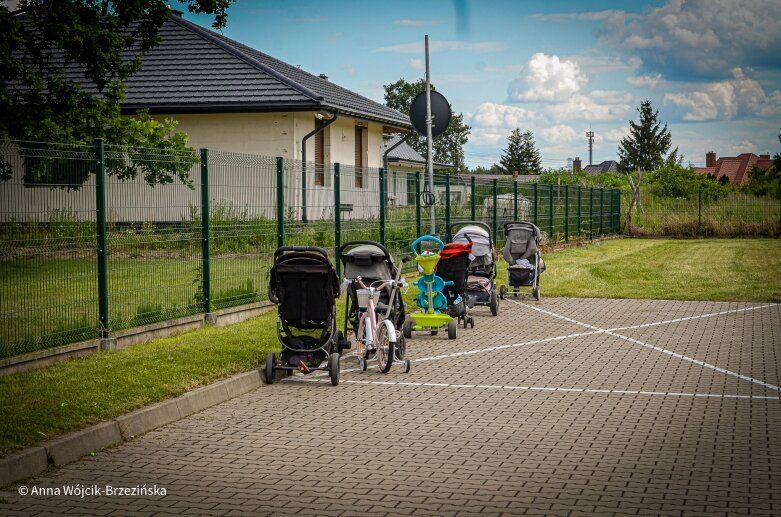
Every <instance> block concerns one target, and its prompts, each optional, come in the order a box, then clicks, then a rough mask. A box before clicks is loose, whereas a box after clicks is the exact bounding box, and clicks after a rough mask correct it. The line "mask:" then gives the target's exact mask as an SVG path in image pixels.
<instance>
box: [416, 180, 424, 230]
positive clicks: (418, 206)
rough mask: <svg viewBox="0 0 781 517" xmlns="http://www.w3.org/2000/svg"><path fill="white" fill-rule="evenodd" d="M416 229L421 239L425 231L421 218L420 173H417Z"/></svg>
mask: <svg viewBox="0 0 781 517" xmlns="http://www.w3.org/2000/svg"><path fill="white" fill-rule="evenodd" d="M415 228H416V230H417V232H418V233H417V235H418V237H420V236H421V235H422V231H423V229H422V228H421V218H420V171H417V172H415Z"/></svg>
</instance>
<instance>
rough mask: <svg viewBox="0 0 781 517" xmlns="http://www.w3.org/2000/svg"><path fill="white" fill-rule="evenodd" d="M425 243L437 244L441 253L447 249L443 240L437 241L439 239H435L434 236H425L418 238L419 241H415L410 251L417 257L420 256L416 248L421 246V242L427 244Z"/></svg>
mask: <svg viewBox="0 0 781 517" xmlns="http://www.w3.org/2000/svg"><path fill="white" fill-rule="evenodd" d="M425 241H433V242H436V243H437V244H438V245H439V251H442V249H443V248H444V247H445V243H444V242H442V241H441V240H439V239H437V238H436V237H434V236H433V235H424V236H422V237H418V238H417V239H415V241H414V242H413V243H412V245H411V246H410V247H409V249H411V250H412V253H414V254H415V256H418V255H419V253H418V252H417V251H416V250H415V246H417V245H418V244H420V243H421V242H425Z"/></svg>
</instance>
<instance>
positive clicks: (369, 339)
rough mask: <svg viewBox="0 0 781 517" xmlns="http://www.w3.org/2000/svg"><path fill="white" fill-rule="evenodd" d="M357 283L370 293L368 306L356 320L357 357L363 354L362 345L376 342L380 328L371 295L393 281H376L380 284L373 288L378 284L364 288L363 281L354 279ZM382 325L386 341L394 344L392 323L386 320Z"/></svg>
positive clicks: (394, 331) (394, 334)
mask: <svg viewBox="0 0 781 517" xmlns="http://www.w3.org/2000/svg"><path fill="white" fill-rule="evenodd" d="M355 280H356V281H357V282H358V285H359V286H360V287H361V288H362V289H368V290H369V291H370V295H369V304H368V306H367V308H366V310H364V311H363V313H362V314H361V316H360V318H359V320H358V332H357V333H356V336H355V337H356V341H358V350H357V353H358V355H359V356H360V355H362V354H363V345H365V346H367V347H370V346H372V345H373V344H374V342H375V341H377V339H376V337H377V332H378V330H379V328H380V325H379V322H378V319H377V311H376V310H375V309H376V306H375V305H374V296H373V294H374V293H375V292H377V291H380V290H382V289H384V288H385V286H386V285H388V284H392V283H394V282H395V281H394V280H382V281H378V282H380V283H379V285H378V286H376V287H375V286H374V284H377V283H378V282H373V283H372V284H371V285H370V286H368V287H367V286H366V285H365V284H364V283H363V280H362V279H361V277H358V278H356V279H355ZM367 319H368V320H369V322H368V325H367V324H366V320H367ZM382 324H383V325H385V330H386V332H387V333H388V340H389V341H390V342H391V343H395V342H396V329H395V328H394V326H393V322H392V321H390V320H389V319H387V317H386V318H385V319H383V320H382ZM360 336H363V339H361V337H360Z"/></svg>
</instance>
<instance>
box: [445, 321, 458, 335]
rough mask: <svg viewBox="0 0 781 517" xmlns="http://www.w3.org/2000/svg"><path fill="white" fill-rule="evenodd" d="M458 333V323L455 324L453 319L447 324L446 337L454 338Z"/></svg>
mask: <svg viewBox="0 0 781 517" xmlns="http://www.w3.org/2000/svg"><path fill="white" fill-rule="evenodd" d="M457 335H458V325H456V322H455V321H451V322H450V323H448V324H447V338H448V339H455V338H456V336H457Z"/></svg>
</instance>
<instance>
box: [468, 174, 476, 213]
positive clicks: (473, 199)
mask: <svg viewBox="0 0 781 517" xmlns="http://www.w3.org/2000/svg"><path fill="white" fill-rule="evenodd" d="M470 188H471V190H470V195H469V197H470V199H469V203H470V204H471V205H472V206H471V209H472V213H471V216H472V220H473V221H474V220H475V216H476V214H475V207H476V205H477V192H476V191H475V177H474V176H472V179H471V181H470Z"/></svg>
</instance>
